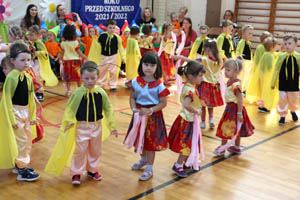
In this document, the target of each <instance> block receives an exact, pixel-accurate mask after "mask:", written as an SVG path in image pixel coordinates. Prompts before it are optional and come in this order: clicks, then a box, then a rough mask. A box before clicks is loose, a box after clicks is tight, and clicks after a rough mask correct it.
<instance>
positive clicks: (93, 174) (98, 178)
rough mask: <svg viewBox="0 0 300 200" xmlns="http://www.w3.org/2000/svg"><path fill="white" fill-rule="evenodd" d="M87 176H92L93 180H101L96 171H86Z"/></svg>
mask: <svg viewBox="0 0 300 200" xmlns="http://www.w3.org/2000/svg"><path fill="white" fill-rule="evenodd" d="M88 177H90V178H92V179H93V180H95V181H100V180H102V176H101V175H100V174H99V173H98V172H96V173H92V172H88Z"/></svg>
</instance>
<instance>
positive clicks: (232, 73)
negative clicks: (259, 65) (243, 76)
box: [225, 66, 238, 79]
mask: <svg viewBox="0 0 300 200" xmlns="http://www.w3.org/2000/svg"><path fill="white" fill-rule="evenodd" d="M237 74H238V72H237V70H236V69H234V68H233V67H230V66H229V67H225V77H226V78H228V79H232V78H236V77H237Z"/></svg>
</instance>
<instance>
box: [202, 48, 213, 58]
mask: <svg viewBox="0 0 300 200" xmlns="http://www.w3.org/2000/svg"><path fill="white" fill-rule="evenodd" d="M204 54H205V55H206V56H209V57H213V54H212V52H211V50H210V49H209V48H205V49H204Z"/></svg>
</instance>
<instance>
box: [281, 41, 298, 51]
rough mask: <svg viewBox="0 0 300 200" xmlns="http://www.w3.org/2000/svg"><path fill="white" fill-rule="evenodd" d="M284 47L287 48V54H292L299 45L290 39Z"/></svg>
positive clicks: (285, 42)
mask: <svg viewBox="0 0 300 200" xmlns="http://www.w3.org/2000/svg"><path fill="white" fill-rule="evenodd" d="M284 46H285V49H286V52H288V53H292V52H293V51H295V48H296V46H297V43H296V42H295V40H294V39H293V38H290V39H288V40H287V41H284Z"/></svg>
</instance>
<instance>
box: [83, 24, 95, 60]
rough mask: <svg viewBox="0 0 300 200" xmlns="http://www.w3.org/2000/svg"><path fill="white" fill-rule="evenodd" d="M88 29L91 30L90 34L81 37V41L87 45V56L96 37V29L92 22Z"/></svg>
mask: <svg viewBox="0 0 300 200" xmlns="http://www.w3.org/2000/svg"><path fill="white" fill-rule="evenodd" d="M88 31H89V35H88V36H85V37H83V38H81V41H82V42H83V44H84V46H85V50H84V55H86V56H88V55H89V52H90V48H91V45H92V41H93V37H96V29H95V28H94V27H93V25H91V24H89V25H88Z"/></svg>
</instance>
